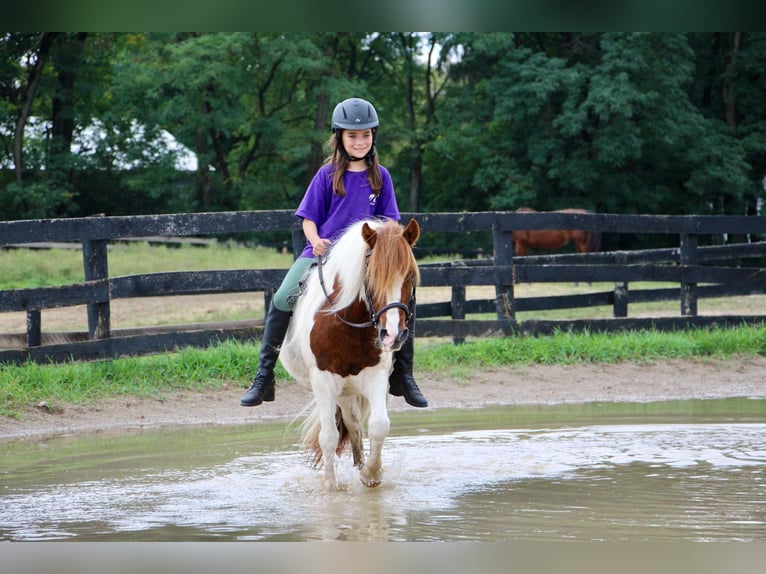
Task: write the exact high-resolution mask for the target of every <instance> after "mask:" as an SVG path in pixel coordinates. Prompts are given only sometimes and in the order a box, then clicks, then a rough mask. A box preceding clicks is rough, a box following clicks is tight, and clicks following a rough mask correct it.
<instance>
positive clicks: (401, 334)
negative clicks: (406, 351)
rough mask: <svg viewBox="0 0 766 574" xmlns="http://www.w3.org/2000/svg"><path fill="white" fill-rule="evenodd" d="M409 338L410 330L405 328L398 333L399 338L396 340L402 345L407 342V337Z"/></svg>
mask: <svg viewBox="0 0 766 574" xmlns="http://www.w3.org/2000/svg"><path fill="white" fill-rule="evenodd" d="M409 336H410V330H409V329H408V328H407V327H405V328H404V329H402V330H401V331H399V336H398V337H397V339H398V340H399V342H400V343H404V342H405V341H406V340H407V337H409Z"/></svg>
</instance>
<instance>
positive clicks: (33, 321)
mask: <svg viewBox="0 0 766 574" xmlns="http://www.w3.org/2000/svg"><path fill="white" fill-rule="evenodd" d="M41 326H42V319H41V317H40V309H30V310H29V311H27V347H39V346H40V345H42V343H43V335H42V329H41Z"/></svg>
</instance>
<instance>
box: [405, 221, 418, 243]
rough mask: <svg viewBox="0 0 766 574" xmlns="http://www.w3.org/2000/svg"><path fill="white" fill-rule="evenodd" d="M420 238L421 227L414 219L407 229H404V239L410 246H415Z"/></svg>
mask: <svg viewBox="0 0 766 574" xmlns="http://www.w3.org/2000/svg"><path fill="white" fill-rule="evenodd" d="M419 237H420V225H418V222H417V221H415V220H414V219H410V222H409V223H408V224H407V227H405V228H404V238H405V239H406V240H407V243H409V244H410V245H415V242H416V241H417V240H418V238H419Z"/></svg>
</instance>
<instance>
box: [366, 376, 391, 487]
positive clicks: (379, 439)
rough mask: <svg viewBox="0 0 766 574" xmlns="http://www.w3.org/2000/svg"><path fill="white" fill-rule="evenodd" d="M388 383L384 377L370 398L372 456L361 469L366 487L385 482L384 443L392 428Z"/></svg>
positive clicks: (369, 432) (369, 421)
mask: <svg viewBox="0 0 766 574" xmlns="http://www.w3.org/2000/svg"><path fill="white" fill-rule="evenodd" d="M387 387H388V381H387V378H386V377H385V376H384V377H383V380H382V382H381V383H380V384H377V385H375V389H374V392H373V393H371V396H370V397H369V402H370V416H369V419H368V422H367V434H368V435H369V437H370V455H369V457H368V458H367V462H366V463H365V464H364V466H362V468H361V469H359V479H360V480H361V481H362V484H364V485H365V486H370V487H374V486H378V485H379V484H380V483H381V481H382V480H383V461H382V458H381V454H382V452H383V442H384V441H385V440H386V437H387V436H388V431H389V430H390V428H391V420H390V419H389V418H388V389H387Z"/></svg>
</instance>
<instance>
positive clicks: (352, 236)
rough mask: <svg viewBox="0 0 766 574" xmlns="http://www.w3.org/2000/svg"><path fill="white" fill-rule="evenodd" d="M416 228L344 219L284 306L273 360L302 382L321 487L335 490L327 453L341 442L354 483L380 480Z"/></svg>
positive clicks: (408, 316) (306, 440) (413, 275)
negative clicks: (306, 386) (307, 390)
mask: <svg viewBox="0 0 766 574" xmlns="http://www.w3.org/2000/svg"><path fill="white" fill-rule="evenodd" d="M419 235H420V227H419V225H418V223H417V221H415V220H414V219H412V220H410V222H409V224H408V225H407V226H406V227H403V226H402V225H400V224H399V223H397V222H395V221H390V220H387V221H380V220H365V221H360V222H358V223H355V224H353V225H351V226H350V227H349V228H348V229H347V230H346V231H344V233H343V234H342V235H341V237H340V238H338V240H337V241H335V242H334V243H333V245H332V248H331V249H330V252H329V253H328V255H327V257H326V258H325V259H321V258H320V259H319V262H318V264H317V265H315V266H313V267H312V268H311V271H309V273H308V275H307V277H306V280H305V291H304V293H303V294H302V295H301V296H300V298H299V299H298V302H297V304H296V306H295V308H294V310H293V318H292V320H291V321H290V326H289V328H288V331H287V335H286V337H285V341H284V343H283V345H282V351H281V353H280V358H281V360H282V364H283V366H284V367H285V369H287V371H288V372H289V373H290V375H292V376H293V377H294V378H295V379H296V380H299V381H305V380H308V381H309V382H310V383H311V389H312V391H313V395H314V400H313V403H312V405H311V411H310V412H309V414H308V415H307V417H306V419H305V420H304V422H303V424H302V427H301V428H302V442H303V445H304V446H305V447H306V449H307V450H308V451H309V453H310V456H311V457H312V462H313V466H314V468H319V467H324V483H325V488H327V489H328V490H333V489H337V488H338V484H337V480H336V477H335V456H336V455H338V456H340V455H341V454H342V453H343V451H344V449H345V447H346V446H347V444H349V443H350V445H351V452H352V456H353V461H354V465H355V466H356V467H358V468H359V477H360V480H361V481H362V483H363V484H364V485H366V486H378V485H379V484H380V483H381V480H382V462H381V452H382V449H383V442H384V441H385V439H386V437H387V436H388V431H389V428H390V425H391V423H390V420H389V417H388V377H389V374H390V373H391V371H392V368H393V360H394V353H395V352H396V351H398V350H399V349H400V348H401V346H402V344H403V343H404V341H405V340H406V339H407V337H408V336H410V333H409V325H410V322H411V321H412V317H413V315H414V307H415V286H416V285H417V283H418V282H419V280H420V275H419V272H418V267H417V263H416V261H415V257H414V255H413V253H412V246H413V245H414V244H415V242H416V241H417V239H418V237H419ZM365 422H366V428H367V434H368V436H369V443H370V450H369V457H368V459H367V461H366V462H365V457H364V424H365Z"/></svg>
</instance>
